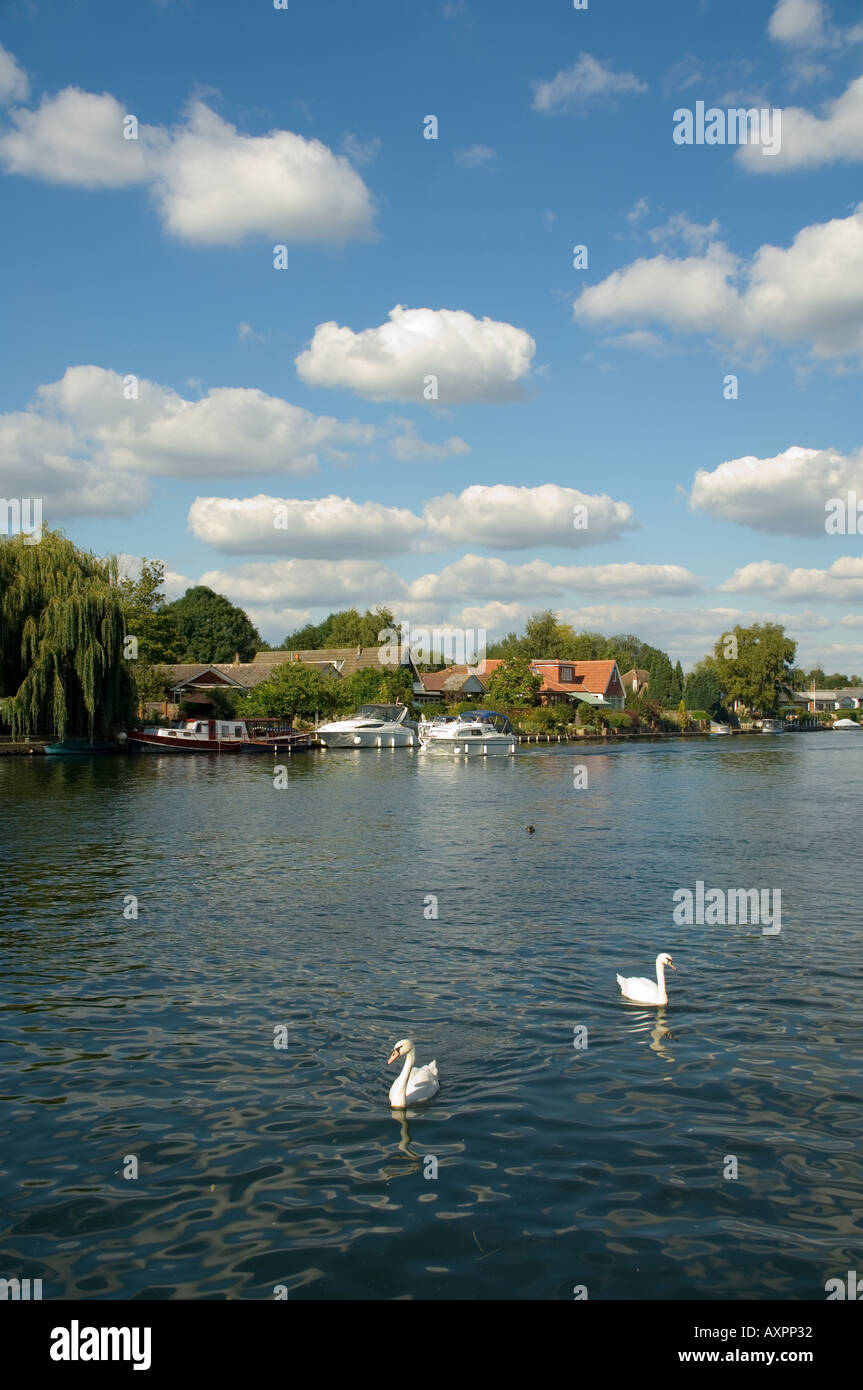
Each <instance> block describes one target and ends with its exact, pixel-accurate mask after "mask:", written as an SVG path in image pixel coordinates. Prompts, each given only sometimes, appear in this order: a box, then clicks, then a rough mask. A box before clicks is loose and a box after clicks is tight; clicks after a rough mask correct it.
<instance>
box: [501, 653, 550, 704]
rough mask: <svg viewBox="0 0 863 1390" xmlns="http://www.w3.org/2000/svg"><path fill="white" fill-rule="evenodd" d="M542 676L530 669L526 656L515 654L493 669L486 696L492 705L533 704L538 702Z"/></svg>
mask: <svg viewBox="0 0 863 1390" xmlns="http://www.w3.org/2000/svg"><path fill="white" fill-rule="evenodd" d="M541 685H542V676H540V675H539V673H538V672H537V671H531V669H530V665H529V662H528V660H527V658H526V657H523V656H517V657H513V658H511V659H510V660H508V661H505V662H504V664H503V665H502V666H498V668H497V670H496V671H493V672H492V674H491V676H490V677H489V681H488V698H489V700H490V702H491V703H492V704H493V705H497V704H507V705H535V704H538V702H539V688H540V686H541Z"/></svg>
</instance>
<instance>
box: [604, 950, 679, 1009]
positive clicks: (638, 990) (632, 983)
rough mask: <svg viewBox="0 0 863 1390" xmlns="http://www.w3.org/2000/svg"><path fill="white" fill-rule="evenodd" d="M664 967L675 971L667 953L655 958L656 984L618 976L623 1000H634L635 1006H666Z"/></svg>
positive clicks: (632, 976) (639, 978)
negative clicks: (669, 967) (668, 966)
mask: <svg viewBox="0 0 863 1390" xmlns="http://www.w3.org/2000/svg"><path fill="white" fill-rule="evenodd" d="M666 965H670V966H671V969H672V970H676V969H677V966H676V965H675V964H674V961H673V960H672V959H671V956H670V955H669V954H668V952H667V951H665V952H663V953H662V954H661V955H659V956H657V957H656V984H654V983H653V981H652V980H645V979H644V978H643V977H641V976H639V975H631V976H630V978H629V979H628V980H627V979H624V977H623V976H622V975H618V977H617V983H618V984H619V985H620V992H621V994H622V995H623V997H624V999H634V1000H635V1002H636V1003H637V1004H667V1003H668V991H667V990H666V988H665V967H666Z"/></svg>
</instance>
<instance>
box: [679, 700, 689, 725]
mask: <svg viewBox="0 0 863 1390" xmlns="http://www.w3.org/2000/svg"><path fill="white" fill-rule="evenodd" d="M677 718H678V720H679V722H680V727H681V729H688V728H689V715H688V714H687V712H686V701H685V700H683V699H682V700H681V701H680V704H679V705H678V706H677Z"/></svg>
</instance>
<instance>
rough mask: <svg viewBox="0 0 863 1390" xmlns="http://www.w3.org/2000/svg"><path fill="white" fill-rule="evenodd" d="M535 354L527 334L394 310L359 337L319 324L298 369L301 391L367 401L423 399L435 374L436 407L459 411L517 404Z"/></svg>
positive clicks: (462, 316) (464, 316) (488, 322)
mask: <svg viewBox="0 0 863 1390" xmlns="http://www.w3.org/2000/svg"><path fill="white" fill-rule="evenodd" d="M535 351H536V344H535V343H534V340H533V338H531V336H530V334H529V333H526V332H525V331H524V329H522V328H515V327H513V325H512V324H510V323H499V322H496V321H495V320H494V319H490V318H484V319H476V318H474V317H473V315H472V314H468V313H466V312H465V311H464V310H461V309H405V308H403V307H402V305H400V304H397V305H396V307H395V308H394V309H392V310H391V311H390V314H389V319H388V322H387V323H384V324H381V325H380V326H379V327H377V328H366V329H363V331H362V332H360V333H355V332H354V331H353V329H352V328H342V327H340V326H339V325H338V324H337V323H334V322H330V323H321V324H318V327H317V328H316V329H315V334H314V337H313V338H312V342H311V345H310V346H309V347H308V348H307V349H306V351H305V352H301V353H300V355H299V356H298V357H297V358H296V366H297V372H298V374H299V376H300V378H301V379H302V380H303V381H304V382H305V383H306V385H307V386H336V387H342V388H345V389H347V390H350V391H353V392H354V393H355V394H356V395H358V396H362V397H364V398H365V399H366V400H370V401H393V400H397V401H422V400H423V399H424V394H423V393H424V390H425V383H426V378H427V377H429V376H433V377H436V378H437V383H438V397H437V398H438V400H439V401H440V403H441V404H442V405H458V404H462V403H464V402H466V401H509V400H518V399H520V398H521V397H522V396H523V395H524V385H523V382H524V381H525V379H526V378H527V377H528V375H529V373H530V368H531V362H532V359H533V355H534V353H535Z"/></svg>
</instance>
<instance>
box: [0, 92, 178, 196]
mask: <svg viewBox="0 0 863 1390" xmlns="http://www.w3.org/2000/svg"><path fill="white" fill-rule="evenodd" d="M126 114H127V109H126V108H125V107H123V106H121V105H120V103H119V101H117V99H116V97H112V96H110V95H109V94H108V93H107V92H103V93H102V95H101V96H97V95H96V94H95V93H94V92H82V91H81V90H80V89H79V88H78V87H65V88H64V89H63V91H62V92H58V93H57V95H56V96H50V97H49V96H45V97H43V98H42V101H41V103H40V105H39V106H38V108H37V109H36V110H35V111H28V110H26V109H25V108H24V107H18V108H16V109H15V110H14V111H12V112H11V118H12V121H13V122H14V126H15V129H10V130H6V131H5V132H3V133H2V134H0V160H2V162H3V164H4V165H5V167H6V170H7V172H9V173H12V174H25V175H27V176H28V177H30V178H37V179H44V180H45V181H46V182H47V183H64V184H73V185H75V186H77V187H81V188H123V187H126V186H127V185H129V184H134V183H146V182H147V180H148V179H149V178H150V177H151V171H152V168H153V165H154V162H155V161H156V159H157V158H158V155H159V153H161V152H164V148H165V145H166V138H165V134H164V132H162V131H160V130H158V129H157V128H156V127H154V126H146V125H145V126H141V127H140V128H139V131H138V139H137V140H126V139H124V137H123V118H124V116H125V115H126Z"/></svg>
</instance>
